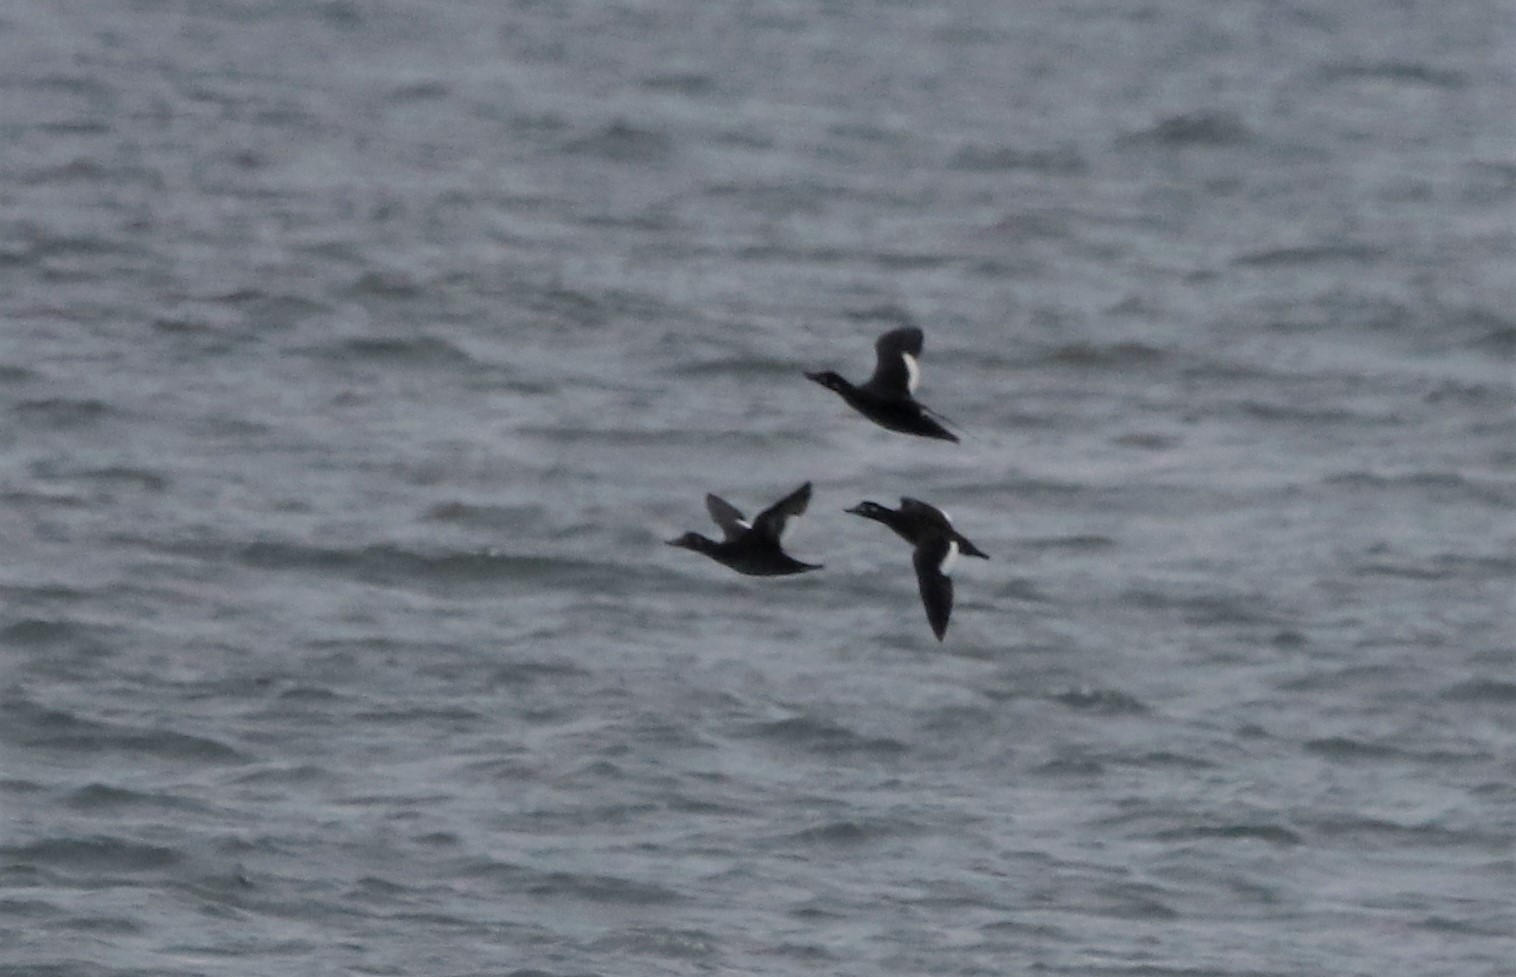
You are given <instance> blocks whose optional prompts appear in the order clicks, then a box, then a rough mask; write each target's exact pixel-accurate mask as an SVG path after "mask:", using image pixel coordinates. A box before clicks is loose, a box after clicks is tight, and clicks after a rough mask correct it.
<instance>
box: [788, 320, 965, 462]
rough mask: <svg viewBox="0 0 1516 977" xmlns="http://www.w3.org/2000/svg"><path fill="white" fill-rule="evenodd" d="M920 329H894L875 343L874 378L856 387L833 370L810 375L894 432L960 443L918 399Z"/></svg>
mask: <svg viewBox="0 0 1516 977" xmlns="http://www.w3.org/2000/svg"><path fill="white" fill-rule="evenodd" d="M922 341H923V336H922V333H921V330H920V329H917V328H916V327H914V326H905V327H903V328H900V329H892V330H890V331H889V332H887V333H885V334H884V335H883V336H880V337H879V339H878V340H877V341H876V342H875V343H874V353H875V356H876V357H877V361H876V362H875V364H874V375H873V376H871V377H869V378H868V380H867V381H865V382H864V383H862V384H859V385H858V386H854V385H853V384H851V383H849V382H848V381H847V380H844V379H843V378H842V377H841V376H839V375H837V374H836V373H833V372H832V371H831V370H825V371H823V372H820V373H807V374H806V377H807V378H808V379H811V380H814V381H816V382H817V383H819V384H821V385H822V386H823V387H826V388H827V389H828V390H832V391H835V392H836V393H837V395H838V396H840V397H841V398H842V399H843V400H845V401H847V404H848V406H849V407H851V408H853V409H854V410H856V411H857V412H858V413H860V414H862V415H863V416H864V417H867V418H868V419H869V420H871V421H873V422H874V423H875V424H878V425H879V426H880V427H883V428H888V429H889V430H891V431H900V432H901V433H903V434H915V435H919V436H920V437H923V438H940V439H942V440H943V441H957V440H958V435H956V434H954V433H953V432H952V431H949V430H948V429H947V428H945V427H943V426H942V424H941V422H940V421H939V420H938V419H937V415H936V414H935V412H933V411H932V410H931V409H930V408H928V407H927V406H926V405H925V404H923V403H921V402H920V401H919V400H917V399H916V397H915V393H916V385H917V384H918V383H919V382H920V380H921V364H920V360H921V346H922Z"/></svg>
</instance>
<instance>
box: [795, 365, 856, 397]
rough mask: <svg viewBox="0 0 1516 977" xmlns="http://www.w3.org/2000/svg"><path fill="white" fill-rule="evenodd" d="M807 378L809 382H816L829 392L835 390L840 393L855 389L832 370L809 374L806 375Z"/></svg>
mask: <svg viewBox="0 0 1516 977" xmlns="http://www.w3.org/2000/svg"><path fill="white" fill-rule="evenodd" d="M805 378H806V379H807V380H814V381H815V382H817V383H819V384H821V385H822V386H823V387H825V388H827V389H828V390H835V391H837V392H838V393H842V392H843V391H845V390H851V389H853V385H852V384H851V383H848V382H847V381H846V380H844V379H842V377H841V375H840V374H837V373H834V372H832V371H831V370H823V371H821V372H820V373H809V372H808V373H806V375H805Z"/></svg>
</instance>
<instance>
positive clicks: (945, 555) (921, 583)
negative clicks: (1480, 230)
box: [845, 498, 989, 641]
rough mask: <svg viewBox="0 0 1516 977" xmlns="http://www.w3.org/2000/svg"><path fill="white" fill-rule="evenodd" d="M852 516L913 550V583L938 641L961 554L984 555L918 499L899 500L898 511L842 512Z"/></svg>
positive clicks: (866, 507)
mask: <svg viewBox="0 0 1516 977" xmlns="http://www.w3.org/2000/svg"><path fill="white" fill-rule="evenodd" d="M845 511H847V512H850V513H852V514H853V515H855V516H862V517H863V518H865V519H872V520H874V521H875V522H882V523H884V524H885V525H886V526H888V527H890V528H891V529H893V530H894V531H895V534H896V535H897V536H899V537H900V538H901V539H903V540H905V541H906V542H907V543H910V544H911V546H913V547H914V548H915V552H914V553H913V554H912V556H911V562H912V563H914V564H915V566H916V584H917V587H918V588H919V589H920V591H921V603H922V605H923V606H924V607H925V608H926V619H927V623H929V624H931V626H932V633H933V634H935V635H936V636H937V640H938V641H941V640H942V637H943V635H945V634H947V626H948V617H949V616H950V615H951V614H952V613H953V578H952V577H950V576H948V573H949V572H950V571H951V570H952V568H953V564H954V562H955V561H957V559H958V557H959V555H960V554H964V555H967V556H977V557H979V558H980V559H983V560H988V559H989V554H987V553H985V552H984V551H983V550H981V549H980V548H979V547H977V546H975V545H974V544H973V542H972V541H971V540H970V539H969V538H968V537H967V536H965V535H963V534H962V533H960V532H959V531H958V530H957V529H955V528H953V523H952V520H950V519H949V518H948V517H947V513H945V512H943V511H942V510H941V509H939V508H937V507H936V506H932V505H927V504H926V503H925V502H921V501H919V500H917V499H905V498H903V499H901V500H900V508H899V509H891V508H888V507H886V506H882V505H880V504H879V503H877V502H869V501H866V500H865V501H863V502H860V503H858V504H857V505H855V506H853V507H852V508H851V509H847V510H845Z"/></svg>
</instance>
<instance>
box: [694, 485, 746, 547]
mask: <svg viewBox="0 0 1516 977" xmlns="http://www.w3.org/2000/svg"><path fill="white" fill-rule="evenodd" d="M705 508H706V511H708V512H710V514H711V518H712V519H714V520H715V521H716V525H718V526H720V527H721V531H722V532H723V533H725V534H726V538H727V539H728V540H733V539H736V538H737V537H738V536H741V535H742V534H743V533H745V532H747V531H748V530H749V529H752V528H753V527H752V526H751V525H750V524H749V523H748V521H747V519H746V517H744V516H743V515H742V510H741V509H739V508H737V507H736V506H734V505H732V504H731V503H730V502H728V501H727V500H726V499H723V498H722V497H721V496H719V495H707V496H706V497H705Z"/></svg>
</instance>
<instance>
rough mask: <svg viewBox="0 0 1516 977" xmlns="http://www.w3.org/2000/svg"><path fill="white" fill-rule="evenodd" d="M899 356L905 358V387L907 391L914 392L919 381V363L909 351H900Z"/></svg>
mask: <svg viewBox="0 0 1516 977" xmlns="http://www.w3.org/2000/svg"><path fill="white" fill-rule="evenodd" d="M900 358H901V359H902V360H905V389H906V392H907V393H915V392H916V384H918V383H920V382H921V364H920V363H917V362H916V357H914V356H912V355H911V354H910V353H901V354H900Z"/></svg>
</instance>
